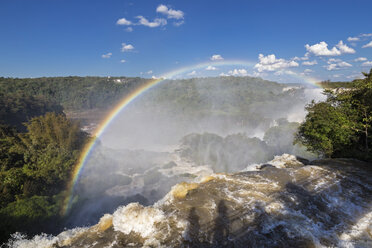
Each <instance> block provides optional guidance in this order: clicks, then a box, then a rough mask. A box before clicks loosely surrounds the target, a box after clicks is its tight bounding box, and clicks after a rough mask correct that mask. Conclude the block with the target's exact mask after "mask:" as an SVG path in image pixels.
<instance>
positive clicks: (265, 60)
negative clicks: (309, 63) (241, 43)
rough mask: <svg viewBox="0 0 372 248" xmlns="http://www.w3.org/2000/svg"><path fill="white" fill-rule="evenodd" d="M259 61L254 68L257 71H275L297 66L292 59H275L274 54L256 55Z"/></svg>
mask: <svg viewBox="0 0 372 248" xmlns="http://www.w3.org/2000/svg"><path fill="white" fill-rule="evenodd" d="M258 59H259V61H260V62H259V63H257V64H256V65H255V66H254V68H256V69H257V70H258V71H259V72H262V71H276V70H281V69H284V68H289V67H297V66H299V64H298V63H297V62H296V61H294V60H285V59H277V58H276V57H275V55H274V54H270V55H267V56H264V55H263V54H259V55H258Z"/></svg>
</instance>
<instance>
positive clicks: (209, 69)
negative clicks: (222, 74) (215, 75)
mask: <svg viewBox="0 0 372 248" xmlns="http://www.w3.org/2000/svg"><path fill="white" fill-rule="evenodd" d="M205 70H206V71H215V70H217V68H216V67H214V66H211V65H209V66H208V67H207V68H205Z"/></svg>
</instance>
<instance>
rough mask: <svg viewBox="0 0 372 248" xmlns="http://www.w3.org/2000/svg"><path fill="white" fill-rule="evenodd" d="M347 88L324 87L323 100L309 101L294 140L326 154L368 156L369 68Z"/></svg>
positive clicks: (371, 122)
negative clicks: (325, 96) (331, 88)
mask: <svg viewBox="0 0 372 248" xmlns="http://www.w3.org/2000/svg"><path fill="white" fill-rule="evenodd" d="M364 75H365V78H364V79H360V80H354V81H353V82H352V83H350V87H349V88H336V89H333V90H326V91H325V94H327V101H326V102H320V103H314V102H313V103H311V104H310V105H309V106H307V108H306V109H307V111H308V114H307V116H306V119H305V122H304V123H302V124H301V126H300V128H299V132H298V133H297V136H296V142H300V143H302V144H304V145H305V146H307V148H308V149H309V150H311V151H315V152H317V153H320V154H323V155H325V156H327V157H355V158H359V159H364V160H370V159H372V154H371V153H370V148H369V147H370V143H371V139H370V134H371V132H372V130H371V128H372V69H371V71H370V72H369V73H364Z"/></svg>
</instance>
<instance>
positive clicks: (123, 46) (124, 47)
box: [121, 43, 134, 52]
mask: <svg viewBox="0 0 372 248" xmlns="http://www.w3.org/2000/svg"><path fill="white" fill-rule="evenodd" d="M133 50H134V46H132V45H131V44H126V43H121V51H122V52H130V51H133Z"/></svg>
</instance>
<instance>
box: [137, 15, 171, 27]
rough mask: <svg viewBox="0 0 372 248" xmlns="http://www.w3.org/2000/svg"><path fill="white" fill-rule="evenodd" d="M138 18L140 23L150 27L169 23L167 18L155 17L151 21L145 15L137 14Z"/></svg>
mask: <svg viewBox="0 0 372 248" xmlns="http://www.w3.org/2000/svg"><path fill="white" fill-rule="evenodd" d="M136 18H137V19H139V25H143V26H146V27H150V28H156V27H159V26H164V25H167V20H165V19H163V18H155V19H154V21H152V22H150V21H149V20H147V19H146V18H145V17H143V16H137V17H136Z"/></svg>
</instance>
